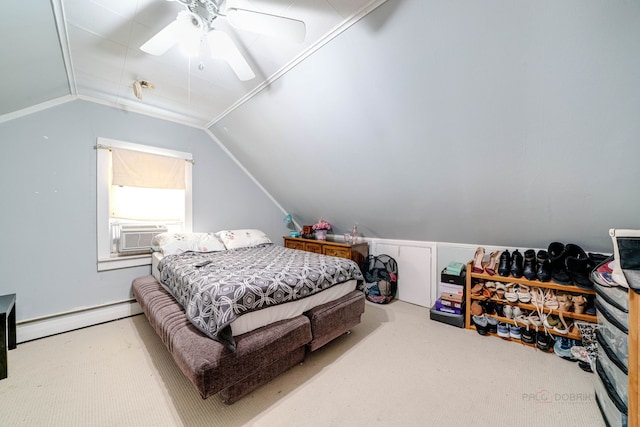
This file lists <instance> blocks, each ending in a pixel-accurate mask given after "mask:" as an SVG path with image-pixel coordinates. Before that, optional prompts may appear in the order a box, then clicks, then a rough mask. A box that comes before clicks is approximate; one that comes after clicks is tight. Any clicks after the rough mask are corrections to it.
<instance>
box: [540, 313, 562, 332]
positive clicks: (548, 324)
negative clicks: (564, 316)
mask: <svg viewBox="0 0 640 427" xmlns="http://www.w3.org/2000/svg"><path fill="white" fill-rule="evenodd" d="M558 323H560V319H558V316H556V315H554V314H547V315H546V316H544V319H542V324H543V325H544V327H545V328H547V329H553V328H554V327H556V326H557V325H558Z"/></svg>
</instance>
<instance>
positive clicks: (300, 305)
mask: <svg viewBox="0 0 640 427" xmlns="http://www.w3.org/2000/svg"><path fill="white" fill-rule="evenodd" d="M162 258H163V255H162V253H160V252H154V253H153V255H152V257H151V274H152V275H153V277H155V279H156V280H157V281H158V282H159V283H160V284H161V285H162V286H163V287H164V288H165V289H167V287H166V286H165V285H164V284H163V283H162V280H160V272H159V271H158V264H159V263H160V260H161V259H162ZM356 285H357V280H355V279H352V280H348V281H346V282H343V283H340V284H337V285H335V286H332V287H330V288H328V289H325V290H324V291H322V292H320V293H317V294H313V295H311V296H308V297H306V298H303V299H301V300H296V301H291V302H288V303H285V304H280V305H276V306H271V307H267V308H264V309H262V310H259V311H252V312H250V313H246V314H244V315H242V316H240V317H238V318H237V319H236V320H234V321H233V322H232V323H231V332H232V335H233V336H234V337H235V336H238V335H242V334H244V333H246V332H250V331H253V330H254V329H258V328H261V327H263V326H266V325H268V324H270V323H275V322H278V321H280V320H287V319H293V318H294V317H296V316H299V315H301V314H302V313H304V312H306V311H308V310H311V309H312V308H314V307H317V306H320V305H322V304H326V303H328V302H330V301H333V300H336V299H338V298H341V297H343V296H345V295H347V294H349V293H350V292H352V291H353V290H355V289H356ZM167 291H169V289H167ZM169 293H171V292H169Z"/></svg>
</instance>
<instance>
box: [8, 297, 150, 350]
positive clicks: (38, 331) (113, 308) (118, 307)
mask: <svg viewBox="0 0 640 427" xmlns="http://www.w3.org/2000/svg"><path fill="white" fill-rule="evenodd" d="M140 313H142V308H140V304H138V303H137V302H136V301H126V302H122V303H117V304H113V305H109V306H102V307H95V308H89V309H86V310H82V311H79V312H75V313H65V314H60V315H58V316H52V317H47V318H45V319H42V320H31V321H27V322H23V323H21V324H18V325H16V340H17V342H18V343H22V342H26V341H31V340H35V339H38V338H44V337H48V336H50V335H56V334H60V333H63V332H69V331H72V330H74V329H80V328H84V327H87V326H93V325H97V324H99V323H104V322H109V321H112V320H118V319H122V318H124V317H130V316H134V315H136V314H140Z"/></svg>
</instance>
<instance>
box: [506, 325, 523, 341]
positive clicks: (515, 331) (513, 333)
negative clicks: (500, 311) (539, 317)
mask: <svg viewBox="0 0 640 427" xmlns="http://www.w3.org/2000/svg"><path fill="white" fill-rule="evenodd" d="M509 337H510V338H513V339H514V340H519V339H520V338H521V337H522V335H520V327H519V326H518V325H509Z"/></svg>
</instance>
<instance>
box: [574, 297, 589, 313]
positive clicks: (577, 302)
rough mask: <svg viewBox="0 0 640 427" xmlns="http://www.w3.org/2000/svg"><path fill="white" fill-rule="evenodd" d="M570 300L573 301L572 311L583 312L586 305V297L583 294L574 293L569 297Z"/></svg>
mask: <svg viewBox="0 0 640 427" xmlns="http://www.w3.org/2000/svg"><path fill="white" fill-rule="evenodd" d="M571 301H572V302H573V312H574V313H576V314H582V313H584V309H585V306H586V305H587V299H586V298H585V297H584V295H574V297H573V298H571Z"/></svg>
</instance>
